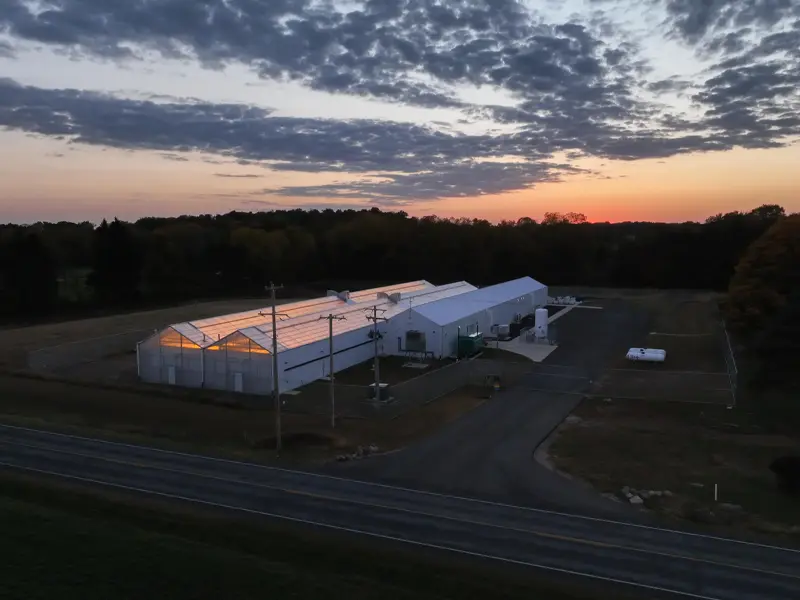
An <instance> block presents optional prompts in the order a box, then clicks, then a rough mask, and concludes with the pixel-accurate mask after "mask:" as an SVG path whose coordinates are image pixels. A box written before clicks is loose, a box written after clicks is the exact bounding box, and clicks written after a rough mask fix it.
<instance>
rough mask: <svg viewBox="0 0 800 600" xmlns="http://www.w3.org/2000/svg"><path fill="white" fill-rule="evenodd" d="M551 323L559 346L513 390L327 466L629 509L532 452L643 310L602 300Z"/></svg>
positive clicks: (453, 487)
mask: <svg viewBox="0 0 800 600" xmlns="http://www.w3.org/2000/svg"><path fill="white" fill-rule="evenodd" d="M558 324H559V328H558V336H559V342H560V346H559V348H558V349H557V350H556V351H555V352H553V354H551V355H550V356H549V357H548V358H547V359H545V361H544V362H543V363H542V365H541V367H540V368H538V369H537V370H536V372H535V373H532V374H531V375H529V376H528V377H526V378H525V380H524V381H522V382H520V384H519V385H516V386H515V387H514V388H513V389H509V390H506V391H504V392H501V393H499V394H497V395H496V396H495V398H494V399H492V400H490V401H488V402H486V403H485V404H483V405H482V406H481V407H479V408H478V409H476V410H474V411H472V412H470V413H468V414H467V415H465V416H463V417H462V418H460V419H458V420H457V421H455V422H454V423H452V424H450V425H448V426H447V427H446V428H444V429H443V430H442V431H440V432H438V433H437V434H435V435H434V436H431V437H430V438H428V439H426V440H422V441H420V442H418V443H416V444H414V445H412V446H410V447H408V448H405V449H403V450H400V451H398V452H395V453H392V454H388V455H385V456H379V457H374V458H371V459H366V460H363V461H358V462H353V463H343V464H337V465H332V467H331V468H333V469H334V470H338V471H340V472H346V473H347V476H348V477H355V478H359V479H368V480H372V481H382V482H385V483H389V484H393V485H401V486H404V487H411V488H415V489H424V490H430V491H435V492H440V493H447V494H451V495H461V496H467V497H474V498H485V499H487V500H493V501H498V502H508V503H512V504H518V505H524V506H539V507H543V508H550V509H560V510H568V511H570V512H576V511H577V512H581V513H594V514H603V515H617V516H618V515H619V513H620V512H629V511H630V509H629V507H627V506H625V505H621V504H619V503H616V502H613V501H610V500H608V499H606V498H603V497H601V496H600V495H598V494H596V493H595V492H594V491H593V490H591V489H589V488H587V487H584V486H583V485H582V484H579V483H577V482H573V481H570V480H568V479H565V478H563V477H561V476H559V475H557V474H556V473H553V472H551V471H549V470H548V469H546V468H545V467H542V466H541V465H539V464H538V463H537V462H536V461H534V460H533V452H534V451H535V449H536V448H537V446H539V445H540V444H541V443H542V442H543V441H544V440H545V439H546V438H547V437H548V436H549V434H550V433H551V432H552V431H553V429H555V428H556V427H557V426H558V425H559V424H560V423H561V422H562V421H563V420H564V419H565V418H566V417H567V416H568V415H569V413H570V412H571V411H572V410H573V409H574V408H575V406H576V405H577V404H578V402H579V401H580V398H581V393H582V392H585V391H587V389H588V388H589V386H590V384H591V380H592V379H593V378H594V377H596V376H598V375H599V373H600V372H601V371H602V370H603V368H604V367H605V366H606V365H607V364H608V363H609V362H611V361H613V360H615V359H616V358H617V357H618V356H619V354H620V353H622V352H624V351H625V350H626V349H627V347H628V342H629V340H630V339H636V336H637V334H638V333H640V332H641V331H643V330H644V329H646V326H647V319H646V315H644V314H642V313H639V312H636V311H634V310H632V308H631V307H630V306H629V305H627V304H626V303H624V302H623V301H607V302H606V303H605V304H604V309H603V310H590V309H580V308H577V309H574V310H572V311H571V312H570V313H569V314H566V315H564V316H563V317H562V318H561V319H559V320H558ZM343 474H344V473H343Z"/></svg>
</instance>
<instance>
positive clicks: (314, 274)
mask: <svg viewBox="0 0 800 600" xmlns="http://www.w3.org/2000/svg"><path fill="white" fill-rule="evenodd" d="M784 216H785V213H784V210H783V209H782V208H781V207H780V206H775V205H764V206H761V207H759V208H756V209H755V210H752V211H750V212H747V213H742V212H731V213H728V214H720V215H716V216H713V217H710V218H709V219H707V220H706V221H705V222H704V223H694V222H689V223H680V224H664V223H587V222H586V219H585V217H584V216H583V215H580V214H576V213H566V214H559V213H550V214H547V215H546V217H545V218H544V219H543V220H542V222H536V221H535V220H533V219H529V218H522V219H519V220H518V221H516V222H502V223H500V224H497V225H493V224H490V223H489V222H487V221H482V220H474V219H441V218H437V217H423V218H414V217H409V216H408V215H407V214H405V213H403V212H381V211H379V210H377V209H372V210H365V211H352V210H345V211H334V210H324V211H302V210H291V211H272V212H261V213H242V212H232V213H229V214H226V215H221V216H211V215H201V216H182V217H177V218H144V219H140V220H139V221H136V222H135V223H126V222H122V221H118V220H114V221H112V222H105V221H104V222H103V223H102V224H101V225H99V226H94V225H92V224H91V223H66V222H61V223H36V224H33V225H28V226H19V225H5V226H0V306H2V312H3V315H4V316H5V317H6V318H5V320H6V321H8V320H17V321H19V320H33V319H41V318H47V317H50V318H53V317H63V316H69V315H76V314H78V313H88V312H93V311H97V310H108V309H112V308H113V309H117V308H135V307H139V306H152V305H156V304H165V303H170V302H179V301H186V300H196V299H202V298H212V297H213V298H218V297H226V296H242V295H261V294H263V293H264V288H263V286H264V285H265V284H266V283H267V282H269V281H270V280H272V281H275V282H280V283H283V284H285V285H286V286H287V289H288V288H291V287H292V286H294V287H298V286H312V285H313V286H314V287H319V288H325V287H332V288H344V287H350V286H351V285H352V286H354V285H356V284H357V283H358V282H363V283H369V284H373V283H375V284H379V283H383V282H396V281H400V280H410V279H420V278H424V279H428V280H430V281H432V282H434V283H445V282H449V281H454V280H461V279H466V280H468V281H470V282H471V283H474V284H476V285H487V284H491V283H495V282H498V281H503V280H506V279H511V278H514V277H518V276H521V275H531V276H532V277H535V278H537V279H540V280H541V281H543V282H546V283H548V284H550V285H569V284H577V285H591V286H607V287H628V288H636V287H654V288H685V289H714V290H723V289H725V288H727V286H728V284H729V281H730V279H731V276H732V275H733V273H734V269H735V267H736V265H737V264H738V263H739V260H740V258H741V257H742V256H743V254H744V252H745V250H746V249H747V248H748V247H749V246H750V245H751V244H752V243H753V242H754V241H755V240H756V239H758V238H759V237H760V236H761V235H762V234H764V233H765V231H767V230H768V229H769V228H770V227H771V226H772V225H773V224H774V223H775V222H776V221H778V220H779V219H781V218H783V217H784Z"/></svg>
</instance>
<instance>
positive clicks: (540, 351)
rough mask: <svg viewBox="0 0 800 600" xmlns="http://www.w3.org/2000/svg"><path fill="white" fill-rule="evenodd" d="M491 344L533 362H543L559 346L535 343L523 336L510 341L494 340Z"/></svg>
mask: <svg viewBox="0 0 800 600" xmlns="http://www.w3.org/2000/svg"><path fill="white" fill-rule="evenodd" d="M491 346H494V347H495V348H499V349H500V350H506V351H508V352H513V353H515V354H519V355H521V356H524V357H525V358H528V359H530V360H532V361H533V362H542V361H543V360H544V359H545V358H547V357H548V356H550V354H552V353H553V351H555V349H556V348H558V346H556V345H552V346H551V345H550V344H534V343H530V342H525V341H524V340H523V338H522V336H520V337H518V338H514V339H513V340H510V341H508V342H494V343H493V344H491Z"/></svg>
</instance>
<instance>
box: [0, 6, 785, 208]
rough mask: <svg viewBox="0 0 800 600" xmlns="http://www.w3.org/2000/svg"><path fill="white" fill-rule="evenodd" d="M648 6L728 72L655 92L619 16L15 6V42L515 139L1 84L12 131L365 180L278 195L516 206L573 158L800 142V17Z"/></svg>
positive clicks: (672, 79) (660, 85)
mask: <svg viewBox="0 0 800 600" xmlns="http://www.w3.org/2000/svg"><path fill="white" fill-rule="evenodd" d="M594 3H595V4H596V6H597V7H599V8H600V9H603V8H604V5H609V6H610V5H612V4H613V5H614V6H615V8H614V9H613V10H615V11H619V10H621V9H622V10H624V8H625V7H628V8H631V7H635V6H638V4H637V3H636V2H635V1H634V0H626V1H623V0H617V1H616V2H613V3H609V2H604V1H598V0H594ZM649 3H650V6H651V7H658V9H659V10H660V11H661V13H660V14H661V15H663V16H664V21H663V23H662V27H663V31H664V32H665V33H668V34H671V35H673V36H675V37H677V38H678V39H680V40H682V41H683V42H684V43H686V44H689V45H690V46H691V47H693V48H695V49H697V51H698V52H699V53H701V54H704V55H705V56H709V57H711V58H710V59H709V61H710V66H709V68H708V69H707V70H706V71H705V72H704V74H703V79H692V78H690V77H688V76H687V75H686V74H682V75H681V76H678V75H675V76H667V77H664V75H663V74H660V75H659V76H658V77H655V76H652V73H653V67H652V65H651V64H650V63H649V62H648V60H646V59H645V58H644V57H645V56H647V53H646V52H645V50H644V48H643V46H642V42H641V41H637V39H636V38H635V37H634V36H630V35H628V34H627V33H626V31H625V30H624V29H623V28H621V27H620V26H619V25H618V24H617V22H616V21H614V20H613V19H612V18H610V16H609V15H611V14H612V13H611V12H609V13H604V12H603V11H602V10H594V11H590V12H589V13H588V14H587V15H586V16H585V17H580V16H577V17H573V18H570V20H568V21H566V22H556V23H552V22H548V21H546V20H545V19H544V18H542V17H541V16H540V15H539V14H538V13H536V12H533V11H531V10H529V9H527V8H526V5H525V4H524V3H523V2H521V1H517V0H450V1H448V2H440V1H438V0H364V1H362V2H348V3H347V4H346V5H345V4H344V3H342V2H334V1H333V0H270V1H269V2H256V1H254V0H203V2H198V1H197V0H169V1H153V0H127V1H126V2H109V1H108V0H59V2H57V3H48V4H46V5H43V4H42V3H40V2H33V1H31V0H0V34H3V35H5V36H6V37H9V39H11V40H12V41H14V42H15V43H16V42H17V41H22V42H24V41H28V42H34V43H36V44H37V45H48V46H51V47H53V48H57V49H59V50H62V51H63V50H66V51H69V52H70V54H71V55H74V56H85V57H92V58H102V59H107V60H114V61H120V62H131V61H141V62H144V61H148V60H155V58H154V57H167V58H180V59H184V60H191V61H195V62H197V63H198V64H200V65H202V66H204V67H206V68H209V69H221V68H223V67H224V66H226V65H229V64H237V65H244V66H247V67H249V68H252V69H254V70H255V72H256V73H258V74H259V76H261V77H262V78H264V79H265V80H278V81H282V80H291V81H295V82H299V83H301V84H303V85H305V86H306V87H308V88H311V89H315V90H321V91H325V92H330V93H336V94H352V95H361V96H367V97H371V98H377V99H381V100H385V101H391V102H396V103H403V104H408V105H415V106H422V107H447V108H450V109H454V110H457V111H459V112H460V113H461V116H462V117H463V118H462V121H464V122H469V121H470V120H475V119H480V120H489V121H493V122H495V123H497V124H498V125H500V124H502V125H505V126H508V127H506V128H505V129H504V130H503V131H509V130H511V131H512V132H511V133H505V132H504V133H491V132H488V133H485V134H465V133H459V132H458V131H457V130H456V129H455V127H449V128H445V127H443V126H440V125H437V124H434V123H431V124H430V125H429V126H421V125H414V124H409V123H399V122H390V121H377V120H367V119H358V120H349V121H336V120H325V119H306V118H292V117H286V116H278V115H276V114H275V113H274V111H272V110H271V109H269V108H263V107H253V106H247V105H242V104H235V103H229V104H213V103H209V102H204V101H201V100H198V99H192V98H174V97H166V96H158V97H156V96H150V97H141V98H139V97H137V98H135V99H134V98H132V97H130V95H129V96H128V97H121V96H119V95H118V96H111V95H101V94H95V93H91V92H86V91H81V90H64V89H61V90H45V89H40V88H33V87H24V86H20V85H18V84H16V83H15V82H13V81H11V80H3V81H0V126H3V127H6V128H9V129H16V130H21V131H25V132H28V133H35V134H39V135H47V136H66V137H68V138H69V139H70V140H71V141H72V142H75V143H83V144H91V145H98V146H105V147H115V148H123V149H127V150H152V151H157V152H160V153H164V156H165V158H167V159H169V160H185V159H186V156H185V155H186V154H187V153H189V152H197V153H199V154H200V155H201V156H202V158H201V160H204V161H206V162H211V163H212V164H225V163H237V164H239V165H243V166H253V165H256V166H268V167H269V168H271V169H273V170H276V171H295V172H308V173H313V172H320V171H324V172H334V173H342V174H348V175H349V176H350V177H348V180H347V181H345V182H342V183H336V184H327V185H322V186H313V185H309V186H292V187H287V188H277V189H272V190H267V191H266V192H265V193H270V194H274V195H281V196H298V197H306V196H307V197H310V196H320V195H330V196H335V197H337V198H354V199H359V200H365V201H368V202H373V203H404V202H410V201H413V200H430V199H435V198H442V197H460V196H470V195H480V194H482V193H485V194H490V193H500V192H504V191H511V190H518V189H524V188H526V187H530V186H534V185H536V184H538V183H542V182H555V181H559V180H561V179H562V178H563V177H566V176H569V175H571V174H573V173H574V172H575V171H574V170H573V169H571V168H570V167H568V166H567V165H564V164H560V163H559V162H558V161H557V160H556V159H555V158H554V156H555V155H562V154H563V155H566V156H568V157H570V159H571V160H575V159H579V158H580V157H584V156H587V157H599V158H603V159H617V160H637V159H642V158H666V157H669V156H674V155H677V154H685V153H692V152H710V151H720V150H728V149H731V148H734V147H737V146H738V147H744V148H764V147H774V146H779V145H784V144H786V143H788V141H789V140H791V138H792V137H793V136H796V135H798V134H800V123H798V118H797V117H796V116H795V115H796V114H797V112H798V108H800V106H799V105H798V95H797V92H796V90H797V89H800V11H799V9H798V2H796V1H794V0H707V1H702V2H701V1H700V0H649ZM620 7H621V8H620ZM793 19H797V20H796V21H793ZM463 87H468V88H489V89H493V90H498V91H501V92H502V93H503V95H504V96H505V97H508V98H512V99H513V105H511V106H505V105H504V106H500V105H492V104H489V105H482V104H476V103H474V102H467V101H465V100H463V96H461V95H459V93H457V90H458V89H459V88H463ZM674 95H679V96H683V97H685V98H688V99H690V100H691V101H692V102H693V103H694V106H693V107H692V110H691V111H687V110H683V109H680V110H679V109H678V108H675V107H673V106H670V105H668V104H666V103H665V101H664V100H662V99H664V98H668V97H670V96H674ZM210 155H216V156H215V158H210V157H209V156H210ZM218 176H221V177H226V176H230V177H244V178H247V177H248V176H247V175H233V174H230V175H228V174H224V173H221V174H218Z"/></svg>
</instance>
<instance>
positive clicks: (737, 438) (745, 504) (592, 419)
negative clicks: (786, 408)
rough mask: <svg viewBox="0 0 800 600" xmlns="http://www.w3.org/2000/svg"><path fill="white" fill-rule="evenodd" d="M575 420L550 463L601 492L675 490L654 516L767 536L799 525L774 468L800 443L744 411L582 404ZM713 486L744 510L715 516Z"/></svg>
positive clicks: (796, 505) (796, 507)
mask: <svg viewBox="0 0 800 600" xmlns="http://www.w3.org/2000/svg"><path fill="white" fill-rule="evenodd" d="M574 416H576V417H578V419H580V420H575V419H571V420H570V421H571V422H570V423H569V424H567V423H565V424H564V425H563V426H562V427H561V429H560V430H559V432H558V434H557V437H556V439H555V440H554V442H553V444H552V445H551V447H550V458H551V460H552V461H553V463H554V465H555V466H556V467H557V468H559V469H561V470H563V471H565V472H567V473H570V474H573V475H575V476H577V477H579V478H581V479H584V480H587V481H589V482H590V483H592V484H593V485H594V486H595V487H596V488H598V489H599V490H601V491H603V492H610V493H619V491H620V490H621V488H622V487H623V486H630V487H632V488H634V489H639V490H642V489H643V490H670V491H671V492H673V493H674V494H675V496H674V497H673V498H672V499H671V500H670V501H669V502H665V501H659V504H657V505H654V506H652V508H655V509H657V510H660V511H662V512H665V513H667V514H671V515H673V516H677V517H681V518H689V519H695V520H697V519H699V520H705V521H708V522H712V523H713V522H716V521H717V520H718V519H720V518H722V519H723V522H724V524H730V525H734V526H741V527H746V528H752V529H757V530H762V531H769V532H774V531H781V530H788V529H789V528H790V527H791V526H796V525H797V524H798V523H800V502H798V499H797V498H790V497H787V496H786V495H784V494H782V493H780V492H779V491H778V490H777V487H776V485H775V482H774V479H773V475H772V473H771V472H770V471H769V468H768V467H769V464H770V462H771V461H772V459H774V458H776V457H777V456H782V455H785V454H790V453H796V452H799V451H800V437H797V436H793V437H792V436H787V435H779V434H775V433H770V432H769V431H768V430H766V429H763V428H759V427H756V426H754V425H753V423H754V421H755V419H754V418H753V415H752V414H750V413H748V412H746V411H744V410H742V409H735V410H726V409H725V408H724V407H720V406H698V405H690V404H679V403H674V402H642V401H635V400H630V401H626V400H613V401H611V402H605V401H602V400H584V402H583V403H582V404H581V405H580V406H579V407H578V409H577V410H576V411H575V413H574ZM714 484H718V485H719V502H721V503H726V504H734V505H738V506H741V507H742V509H743V510H742V511H739V512H735V513H733V514H729V515H726V516H724V517H723V516H721V515H719V514H715V515H710V514H709V511H711V512H715V510H716V509H715V502H714ZM717 508H718V507H717ZM718 512H719V511H717V513H718ZM796 529H797V531H795V533H800V529H798V528H796Z"/></svg>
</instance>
